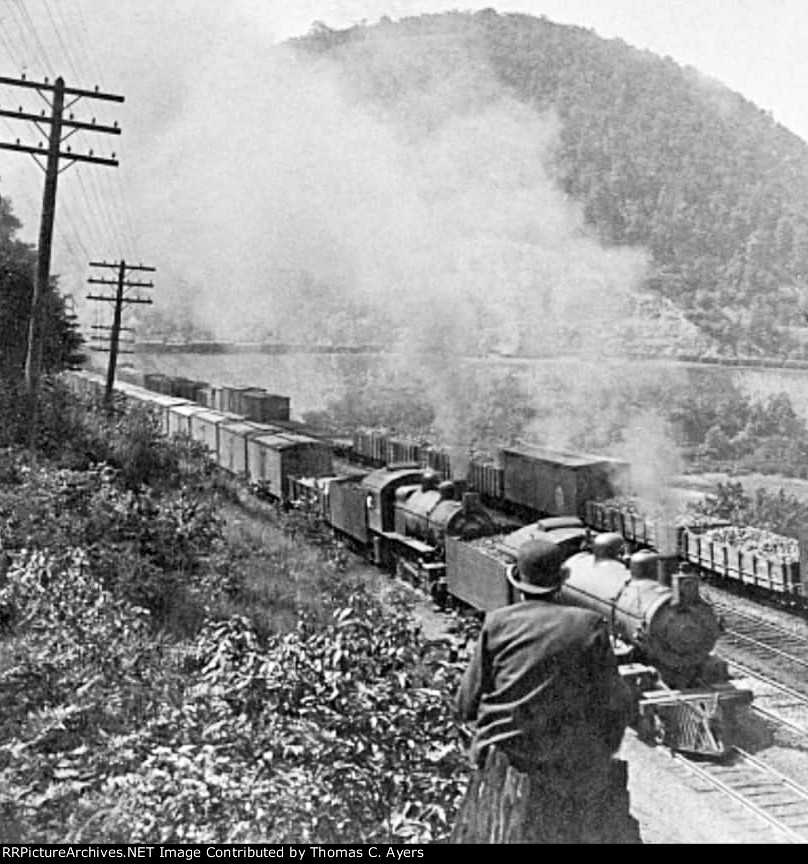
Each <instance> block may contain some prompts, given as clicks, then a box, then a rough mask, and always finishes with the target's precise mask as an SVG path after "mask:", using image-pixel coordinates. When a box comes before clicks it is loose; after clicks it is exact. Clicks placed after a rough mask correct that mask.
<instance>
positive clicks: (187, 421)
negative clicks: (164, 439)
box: [168, 402, 205, 437]
mask: <svg viewBox="0 0 808 864" xmlns="http://www.w3.org/2000/svg"><path fill="white" fill-rule="evenodd" d="M204 410H205V409H204V408H203V407H202V406H201V405H197V404H196V403H195V402H184V403H183V404H181V405H172V406H171V407H170V408H169V409H168V435H169V437H171V436H172V435H182V436H185V437H191V418H192V417H193V416H194V414H199V413H200V412H202V411H204Z"/></svg>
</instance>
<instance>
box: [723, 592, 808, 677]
mask: <svg viewBox="0 0 808 864" xmlns="http://www.w3.org/2000/svg"><path fill="white" fill-rule="evenodd" d="M713 608H714V609H715V611H716V612H717V613H718V614H719V615H720V616H721V618H722V620H723V622H724V628H725V629H724V632H723V633H722V635H721V639H720V640H719V648H724V649H727V648H736V649H740V650H742V651H744V652H745V653H746V654H748V655H749V656H751V657H754V658H755V659H757V660H761V661H765V662H766V663H767V664H774V665H775V668H776V669H778V670H779V671H781V672H782V671H787V672H788V673H790V675H791V676H792V677H797V678H798V679H802V680H804V681H805V682H806V686H808V635H806V636H802V635H800V634H799V633H796V632H794V631H793V630H790V629H788V628H786V627H781V626H779V625H777V624H774V623H772V622H771V621H766V620H764V619H762V618H757V617H755V616H754V615H747V614H745V613H743V612H738V611H737V610H736V609H731V608H730V607H728V606H724V605H723V604H721V603H713ZM730 662H734V661H733V660H731V661H730Z"/></svg>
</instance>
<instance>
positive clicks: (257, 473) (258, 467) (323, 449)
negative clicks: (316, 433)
mask: <svg viewBox="0 0 808 864" xmlns="http://www.w3.org/2000/svg"><path fill="white" fill-rule="evenodd" d="M331 471H332V464H331V449H330V448H329V447H328V446H327V445H324V444H323V443H322V442H320V441H317V440H315V439H314V438H309V437H308V436H306V435H295V434H291V433H282V434H281V433H275V434H264V435H256V436H254V437H248V438H247V474H248V477H249V479H250V480H251V481H252V482H253V483H258V482H262V483H264V484H266V485H267V486H268V487H269V491H270V493H271V494H273V495H275V496H276V497H278V498H287V497H288V496H289V494H290V487H289V478H290V477H295V476H299V477H308V476H314V477H317V476H322V475H324V474H330V473H331Z"/></svg>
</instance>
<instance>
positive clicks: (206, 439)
mask: <svg viewBox="0 0 808 864" xmlns="http://www.w3.org/2000/svg"><path fill="white" fill-rule="evenodd" d="M66 379H67V381H68V383H69V385H70V386H71V387H72V388H73V389H75V390H77V391H79V392H84V393H86V394H89V395H91V396H98V395H100V393H101V391H102V389H103V386H104V384H103V381H102V379H101V377H100V376H95V375H92V374H90V373H86V372H73V373H67V375H66ZM183 386H187V385H183ZM116 389H117V393H118V394H119V396H120V397H121V398H122V399H123V400H124V402H126V403H130V404H139V405H141V406H145V407H147V408H148V410H150V411H151V412H153V413H154V414H155V415H156V416H157V417H158V418H159V420H160V423H161V426H162V429H163V431H164V433H165V434H167V435H185V436H188V437H191V438H193V439H194V440H196V441H199V442H201V443H203V444H204V445H205V446H206V448H207V449H208V452H209V455H210V458H211V459H212V460H213V461H214V462H215V463H216V465H217V466H218V467H219V468H220V469H222V470H223V471H225V472H228V473H229V474H232V475H235V476H237V477H240V478H242V479H244V480H247V481H249V482H252V483H253V484H256V485H257V486H259V487H260V488H261V489H262V490H263V492H264V493H265V494H269V495H270V496H271V497H273V498H275V499H276V500H278V501H280V502H287V503H289V502H295V503H296V505H298V506H303V507H305V508H307V509H308V510H310V511H313V512H315V513H316V514H318V515H319V517H320V518H322V519H323V520H324V521H325V522H327V523H328V524H329V525H330V526H331V528H332V529H333V530H334V531H335V532H336V534H337V535H338V536H339V537H341V538H342V539H343V540H344V541H345V542H346V543H348V544H350V545H351V546H353V548H354V549H355V550H357V551H359V552H361V553H362V554H364V555H366V556H367V557H368V558H369V559H370V560H372V561H373V562H374V563H375V564H377V565H378V566H380V567H383V568H385V569H387V570H389V571H390V572H395V573H397V574H398V575H399V576H402V577H404V578H406V579H408V580H410V581H412V582H414V583H417V584H419V585H420V586H422V587H424V588H426V589H427V590H429V591H430V592H431V593H432V594H433V596H434V597H435V599H436V600H437V601H438V602H440V603H444V602H446V601H447V600H449V599H451V600H453V601H459V602H461V603H464V604H466V605H468V606H470V607H472V608H473V609H475V610H478V611H482V612H485V611H487V610H490V609H494V608H497V607H498V606H502V605H504V604H507V603H510V602H513V601H515V600H517V599H519V598H516V597H514V596H513V593H512V591H513V589H512V587H511V585H510V582H509V580H508V579H507V578H506V573H507V568H508V567H510V566H512V565H513V562H514V561H515V559H516V555H517V553H518V550H519V548H520V547H521V546H522V545H523V544H524V543H525V542H527V541H528V540H531V539H535V538H539V537H542V538H545V539H549V540H551V541H552V542H554V543H556V544H557V545H558V546H559V547H560V548H561V550H562V552H563V554H564V557H565V559H566V563H565V564H564V576H565V579H564V588H563V591H562V594H561V600H562V602H564V603H569V604H572V605H578V606H583V607H585V608H588V609H593V610H596V611H599V612H601V613H603V614H604V615H605V616H606V618H607V619H608V620H609V622H610V625H611V630H612V633H613V636H614V637H615V640H616V644H617V646H618V650H619V653H620V657H621V661H622V664H621V672H622V674H623V675H624V677H625V679H626V680H627V681H628V682H629V684H630V685H631V686H632V687H633V688H634V690H635V692H636V696H637V702H638V705H639V723H638V729H639V731H640V733H641V735H642V736H643V737H645V738H646V739H647V740H650V741H653V742H657V743H660V742H661V743H665V744H666V745H667V746H670V747H672V748H674V749H679V750H687V751H691V752H696V753H701V754H705V755H709V756H721V755H723V754H724V753H725V752H726V749H727V747H728V741H729V740H730V738H731V729H732V726H733V722H734V719H733V718H734V717H735V715H736V712H737V709H738V708H739V707H740V706H743V705H745V704H748V703H749V702H750V701H751V694H750V693H749V692H748V691H742V690H737V689H735V688H733V687H732V686H731V684H729V681H728V674H727V669H726V667H725V665H724V664H722V663H721V662H720V661H718V660H716V658H715V657H713V655H712V654H711V652H712V649H713V647H714V645H715V642H716V639H717V637H718V633H719V625H718V621H717V619H716V617H715V615H714V613H713V610H712V607H710V606H709V604H707V603H706V602H705V601H704V600H703V599H702V597H701V596H700V594H699V584H698V579H697V577H695V576H693V575H689V574H685V573H682V572H680V571H679V568H678V564H679V561H678V559H677V556H676V550H675V549H674V551H673V554H667V555H659V554H657V553H655V552H652V551H649V550H641V551H637V552H635V553H634V554H633V555H631V556H630V557H628V556H627V555H626V551H627V550H626V547H625V541H624V538H623V537H622V536H621V535H620V534H617V533H615V532H606V533H602V534H599V535H596V536H595V535H593V533H592V531H591V529H590V528H588V527H587V526H586V525H585V524H584V518H585V517H586V515H587V508H588V506H590V505H591V503H592V502H597V501H598V500H602V499H606V498H608V497H610V496H611V495H613V494H614V489H615V486H616V484H617V483H618V482H621V483H624V482H625V480H626V476H627V472H628V466H627V465H626V464H625V463H623V462H620V461H619V460H614V459H609V458H604V457H591V456H586V455H582V454H571V453H562V452H558V451H551V450H547V449H539V448H507V449H504V450H502V451H501V452H500V454H499V464H498V465H489V464H485V463H477V462H474V461H473V460H472V462H471V463H470V466H469V471H468V473H467V476H466V477H465V478H462V479H455V480H451V479H448V476H447V475H448V474H449V473H450V464H449V460H448V458H447V457H446V454H442V453H440V451H435V450H432V449H430V448H417V449H416V447H415V445H412V444H410V443H405V442H393V443H392V444H391V442H390V441H389V440H386V439H384V438H382V437H381V436H379V435H378V434H377V435H375V436H374V435H367V436H365V437H364V439H363V438H362V437H361V435H357V436H356V437H355V439H354V442H353V447H352V448H351V450H352V452H353V454H354V455H356V456H358V457H359V459H361V460H362V461H363V462H364V463H365V464H364V465H363V466H362V467H358V466H357V465H356V464H353V465H347V464H344V463H343V464H340V463H339V462H338V460H337V454H338V453H341V452H344V451H342V450H340V448H339V447H338V446H336V445H335V443H334V442H332V441H329V440H328V439H326V438H323V437H322V436H320V435H318V433H316V432H314V431H313V430H309V429H308V428H306V427H305V426H303V425H302V424H295V423H293V422H291V421H290V420H289V419H288V400H287V401H286V402H285V403H284V402H283V401H282V400H281V399H279V398H278V397H272V394H267V395H269V396H270V397H271V398H269V399H266V398H263V397H262V394H261V393H260V392H256V391H254V390H250V391H249V393H248V395H249V397H250V400H252V401H249V400H247V401H242V403H241V404H239V401H238V399H239V398H241V399H242V400H243V399H244V394H245V393H247V388H209V390H208V392H212V393H214V394H215V398H216V399H217V400H218V404H219V406H220V407H218V408H216V407H213V406H211V405H200V404H198V403H194V402H191V401H190V400H188V399H184V398H182V397H180V396H173V395H169V394H167V393H163V394H158V393H155V392H153V391H150V390H148V389H146V388H143V387H140V386H138V385H134V384H131V383H126V382H122V383H120V384H119V385H118V386H117V388H116ZM231 390H235V391H237V393H236V395H234V393H233V392H230V391H231ZM194 392H195V393H196V394H197V397H199V394H200V392H204V391H203V390H202V388H194ZM225 405H227V406H228V407H242V408H244V407H250V405H252V406H258V407H257V408H255V410H260V411H261V412H262V414H261V416H263V417H264V418H265V419H264V420H263V421H256V420H249V419H245V417H243V416H239V415H238V414H236V413H234V412H231V411H229V410H222V407H223V406H225ZM273 412H274V416H269V415H272V414H273ZM381 442H384V447H383V448H382V445H381ZM407 448H409V449H407ZM388 455H395V456H399V457H403V461H398V462H390V461H389V460H385V458H384V457H385V456H388ZM385 461H386V462H387V464H384V465H382V466H379V467H375V466H374V465H373V464H372V463H373V462H385ZM368 463H371V464H368ZM424 463H425V464H424ZM492 505H496V506H492ZM540 513H551V514H554V515H553V516H551V517H550V518H537V517H538V515H539V514H540Z"/></svg>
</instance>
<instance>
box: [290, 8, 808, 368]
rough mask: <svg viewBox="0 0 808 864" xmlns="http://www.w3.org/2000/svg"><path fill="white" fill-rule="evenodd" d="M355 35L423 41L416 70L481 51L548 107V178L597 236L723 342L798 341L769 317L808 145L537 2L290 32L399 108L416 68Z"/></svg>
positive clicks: (518, 90)
mask: <svg viewBox="0 0 808 864" xmlns="http://www.w3.org/2000/svg"><path fill="white" fill-rule="evenodd" d="M694 26H698V24H697V22H694ZM371 35H372V36H379V35H382V36H383V37H384V38H386V39H401V40H402V43H401V44H402V45H404V46H408V47H407V48H404V49H402V50H404V51H409V52H410V53H416V52H421V51H422V46H425V47H426V48H427V49H428V48H429V46H430V45H432V44H433V43H434V44H435V45H439V46H440V50H439V51H437V52H435V51H431V52H428V53H429V57H430V64H431V65H433V66H436V68H437V72H435V70H434V69H433V70H432V74H437V75H439V76H440V75H441V74H443V75H444V77H445V79H446V80H449V81H451V80H456V76H457V75H458V74H459V71H458V69H457V68H453V64H455V61H456V59H457V52H456V51H454V50H452V43H454V45H455V46H460V45H462V46H464V51H465V53H464V51H463V50H461V51H460V56H461V57H462V58H464V62H468V58H469V57H471V58H474V60H475V61H476V60H479V61H481V62H484V63H487V64H489V65H490V67H491V68H492V70H493V72H494V74H495V75H496V76H497V78H498V80H499V81H501V82H502V83H504V84H505V85H506V87H507V88H509V90H510V92H511V93H512V94H513V95H514V96H516V97H517V98H518V99H520V100H522V101H523V102H525V103H528V104H530V105H532V106H535V107H536V108H538V109H539V110H545V109H553V110H554V111H556V112H557V114H558V116H559V117H560V119H561V121H562V126H561V141H560V145H559V147H558V148H557V152H556V154H555V172H556V174H557V178H558V181H559V183H560V184H562V186H563V188H564V189H565V190H566V191H567V192H568V193H569V194H570V195H572V196H573V197H574V198H575V199H577V200H579V201H580V202H582V204H583V205H584V208H585V213H586V217H587V219H588V221H589V222H590V223H591V224H592V225H593V226H594V227H595V228H596V230H597V232H598V233H599V234H600V236H601V237H602V238H603V240H604V241H607V242H608V243H610V244H617V245H626V244H627V245H636V246H641V247H643V248H646V249H649V250H650V251H651V254H652V257H653V263H654V267H653V272H652V274H651V277H650V279H649V281H648V287H649V288H650V289H652V290H653V291H654V292H656V293H657V294H658V295H659V296H660V297H662V298H667V299H668V300H670V301H673V302H674V303H675V304H676V305H677V306H678V307H679V308H680V309H681V310H682V311H683V312H684V314H685V315H686V316H687V318H688V319H689V320H690V321H691V322H692V323H694V324H696V325H698V326H699V327H700V328H702V329H703V330H704V331H705V332H707V333H709V334H711V335H712V336H713V337H716V338H718V339H719V340H720V342H721V343H722V344H723V345H724V347H725V348H727V349H730V350H734V351H741V352H755V351H757V352H764V353H767V354H777V353H780V354H783V355H785V354H787V353H789V352H793V353H796V352H798V351H799V350H802V349H801V348H800V346H799V345H798V341H797V340H796V339H792V338H791V336H794V335H796V334H794V333H793V332H792V330H791V329H789V330H785V329H784V328H786V327H788V328H793V327H794V326H795V325H803V324H804V321H803V320H802V318H803V316H802V314H801V312H800V310H801V309H802V308H804V303H805V301H804V295H805V288H806V285H807V284H808V215H806V214H808V145H806V144H805V142H803V141H802V140H800V139H799V138H798V137H797V136H795V135H794V134H792V133H791V132H789V131H788V130H787V129H785V128H784V127H782V126H780V125H779V124H777V123H775V122H774V120H773V119H772V117H771V116H770V115H769V114H767V113H766V112H764V111H761V110H760V109H758V108H756V107H755V106H754V105H752V104H751V103H750V102H748V101H746V100H745V99H743V98H742V97H741V96H740V95H738V94H737V93H734V92H732V91H730V90H728V89H727V88H726V87H724V86H723V85H721V84H720V83H718V82H716V81H713V80H709V79H706V78H704V77H703V76H702V75H700V74H699V73H698V72H697V71H696V70H694V69H692V68H684V69H683V68H681V67H680V66H678V65H677V64H676V63H675V62H674V61H673V60H671V59H670V58H667V57H666V58H664V59H663V58H660V57H657V56H655V55H653V54H651V53H650V52H647V51H639V50H636V49H634V48H631V47H629V46H628V45H626V44H625V43H623V42H622V41H621V40H619V39H612V40H606V39H602V38H600V37H598V36H597V35H596V34H595V33H594V32H592V31H590V30H584V29H581V28H578V27H571V26H566V25H557V24H553V23H552V22H550V21H548V20H547V19H546V18H544V17H542V18H539V19H536V18H531V17H527V16H524V15H498V14H496V13H495V12H494V11H493V10H485V11H483V12H479V13H477V14H461V13H449V14H446V15H431V16H421V17H419V18H408V19H404V20H402V21H400V22H398V23H395V24H394V23H392V22H390V21H389V20H383V21H382V22H380V24H378V25H377V26H375V27H365V26H357V27H354V28H351V29H349V30H344V31H332V30H329V29H328V28H326V27H323V26H318V27H316V28H314V29H313V31H312V33H311V34H310V35H309V36H308V37H307V38H305V39H302V40H299V41H298V43H297V44H298V46H299V47H301V48H302V49H305V50H307V51H310V52H315V53H317V54H323V53H329V54H330V55H332V56H333V57H335V58H337V59H339V60H340V61H341V62H342V63H343V64H344V65H345V66H347V67H356V69H355V74H356V75H357V76H361V85H362V90H363V92H364V93H366V94H371V95H372V96H374V97H375V98H377V99H378V100H379V101H381V102H382V103H383V104H384V105H385V106H388V107H389V106H392V107H395V106H396V105H398V104H400V105H401V106H402V110H406V108H407V104H408V102H407V100H408V99H410V98H414V95H416V94H417V93H418V92H419V88H422V87H423V86H424V78H425V77H426V76H428V75H429V74H430V72H429V71H428V70H426V69H421V68H420V67H419V68H418V69H412V68H408V67H407V65H406V64H400V66H401V68H392V67H391V65H390V64H389V63H387V64H385V63H381V62H377V63H373V64H371V63H365V64H361V63H359V62H358V59H361V57H362V56H363V53H362V51H363V49H362V46H363V43H365V41H366V40H368V39H369V38H370V37H371ZM435 40H438V41H435ZM440 40H443V41H440ZM392 56H395V57H396V58H397V57H398V56H399V55H398V54H393V52H391V57H392ZM419 56H420V54H419ZM440 57H444V58H445V64H446V69H445V70H443V73H441V71H440V60H439V58H440ZM396 62H399V61H398V60H396ZM468 66H469V68H468V74H469V75H473V74H475V72H476V66H475V62H468ZM402 69H403V70H404V72H403V73H402ZM453 75H454V76H455V78H453V77H452V76H453ZM480 98H484V96H481V97H480ZM434 122H435V123H439V122H440V120H439V117H438V115H436V117H435V118H434ZM789 334H790V335H789Z"/></svg>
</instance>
